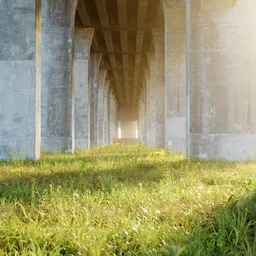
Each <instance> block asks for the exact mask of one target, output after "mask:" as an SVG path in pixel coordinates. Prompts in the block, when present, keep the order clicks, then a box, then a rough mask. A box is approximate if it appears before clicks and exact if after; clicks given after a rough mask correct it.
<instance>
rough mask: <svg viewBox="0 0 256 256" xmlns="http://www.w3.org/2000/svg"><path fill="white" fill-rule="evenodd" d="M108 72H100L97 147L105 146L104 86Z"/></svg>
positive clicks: (104, 70) (103, 70)
mask: <svg viewBox="0 0 256 256" xmlns="http://www.w3.org/2000/svg"><path fill="white" fill-rule="evenodd" d="M106 74H107V70H106V69H101V70H100V72H99V84H98V120H97V133H98V134H97V141H98V142H97V145H98V146H103V144H104V109H103V108H104V85H105V78H106Z"/></svg>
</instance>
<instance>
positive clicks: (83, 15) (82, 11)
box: [77, 0, 92, 28]
mask: <svg viewBox="0 0 256 256" xmlns="http://www.w3.org/2000/svg"><path fill="white" fill-rule="evenodd" d="M77 12H78V14H79V17H80V19H81V21H82V23H83V26H84V27H89V28H90V27H91V26H92V24H91V21H90V17H89V15H88V12H87V9H86V6H85V2H84V0H79V1H78V4H77Z"/></svg>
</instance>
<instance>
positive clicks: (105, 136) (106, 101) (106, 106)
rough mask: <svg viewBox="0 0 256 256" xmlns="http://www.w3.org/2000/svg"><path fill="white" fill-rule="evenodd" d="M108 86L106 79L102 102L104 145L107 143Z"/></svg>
mask: <svg viewBox="0 0 256 256" xmlns="http://www.w3.org/2000/svg"><path fill="white" fill-rule="evenodd" d="M109 86H110V81H109V80H106V81H105V85H104V103H103V131H104V133H103V135H104V137H103V142H104V146H107V145H109V131H108V129H109V125H108V122H109V111H108V108H109V103H108V99H109V97H108V92H109Z"/></svg>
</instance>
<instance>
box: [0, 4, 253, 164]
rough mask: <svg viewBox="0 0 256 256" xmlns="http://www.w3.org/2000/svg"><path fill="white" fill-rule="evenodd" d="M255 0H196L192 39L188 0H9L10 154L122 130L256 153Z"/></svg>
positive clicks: (105, 141) (5, 124)
mask: <svg viewBox="0 0 256 256" xmlns="http://www.w3.org/2000/svg"><path fill="white" fill-rule="evenodd" d="M40 2H41V3H40ZM255 7H256V2H255V0H235V1H234V0H226V1H223V0H215V1H212V0H193V1H191V4H190V14H191V18H190V20H187V22H189V23H190V30H191V37H190V44H189V45H188V44H187V45H186V11H188V10H186V3H185V0H179V1H173V0H79V1H77V0H42V1H37V0H24V1H21V2H19V3H18V2H17V1H1V2H0V24H1V25H2V26H0V35H1V39H0V159H3V160H7V159H10V158H12V157H14V156H15V157H17V158H22V157H25V158H30V159H38V158H39V157H40V152H41V150H43V151H47V152H63V151H68V152H71V153H72V152H74V150H76V149H77V150H83V149H90V148H92V147H95V146H102V145H109V144H111V143H113V141H114V140H115V139H116V138H120V137H122V139H136V138H139V139H140V141H141V143H143V144H146V145H149V146H153V147H159V148H167V147H168V145H169V146H170V144H171V145H172V150H173V151H178V152H181V151H184V150H185V147H186V139H187V140H189V141H191V153H192V157H196V158H203V159H228V160H247V159H251V158H256V150H255V148H256V103H255V101H254V100H253V95H254V94H255V92H256V84H255V83H256V75H255V72H254V70H253V67H254V66H255V64H256V50H255V49H256V47H255V43H256V36H255V32H256V19H255V17H254V13H253V10H255ZM186 46H187V50H189V52H188V53H189V55H187V58H186ZM188 56H189V58H188ZM186 60H189V61H190V64H191V65H190V68H189V69H187V70H186ZM186 74H190V78H191V79H190V80H189V81H188V82H189V83H188V84H189V85H190V87H191V92H190V95H189V96H190V98H191V102H190V104H187V108H186ZM188 109H191V117H190V119H189V120H188V118H186V116H188V115H186V114H187V113H188V112H186V111H188ZM186 122H187V123H188V124H189V125H190V134H187V135H188V137H187V138H186ZM121 134H123V136H121Z"/></svg>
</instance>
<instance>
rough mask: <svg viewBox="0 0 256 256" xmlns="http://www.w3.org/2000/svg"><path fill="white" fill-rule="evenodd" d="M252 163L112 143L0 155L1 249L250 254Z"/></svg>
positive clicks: (254, 249) (255, 172) (254, 217)
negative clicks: (31, 157)
mask: <svg viewBox="0 0 256 256" xmlns="http://www.w3.org/2000/svg"><path fill="white" fill-rule="evenodd" d="M255 189H256V163H255V162H247V163H227V162H200V161H186V160H185V159H184V155H183V154H173V153H166V152H164V151H156V150H153V149H150V148H146V147H143V146H124V145H123V146H121V145H112V146H110V147H107V148H98V149H93V150H91V151H84V152H77V153H76V154H75V155H74V156H70V155H67V154H64V155H44V156H43V157H42V159H41V160H40V161H38V162H37V163H33V162H26V161H24V162H11V163H4V162H0V255H36V256H40V255H202V256H207V255H252V256H255V255H256V235H255V233H256V232H255V231H256V194H255Z"/></svg>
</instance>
